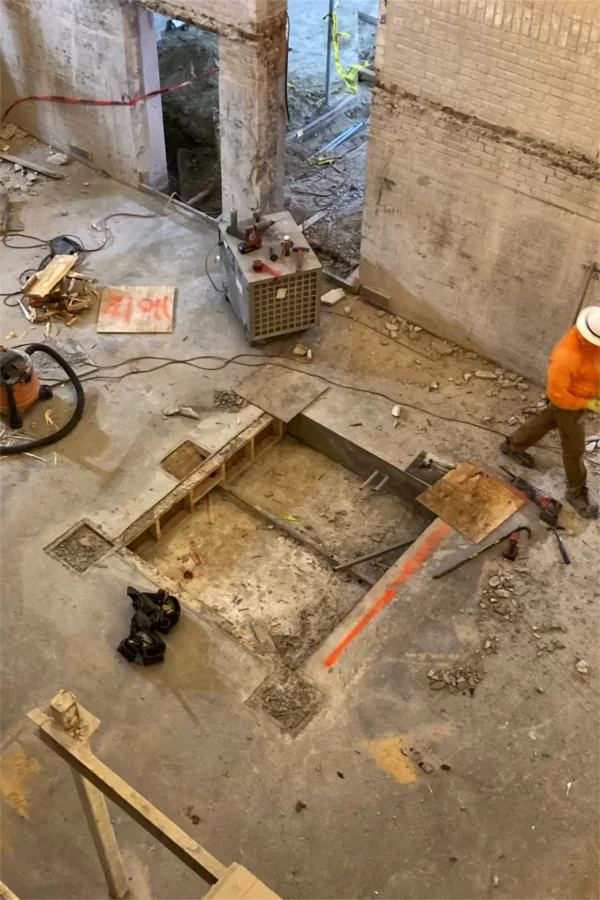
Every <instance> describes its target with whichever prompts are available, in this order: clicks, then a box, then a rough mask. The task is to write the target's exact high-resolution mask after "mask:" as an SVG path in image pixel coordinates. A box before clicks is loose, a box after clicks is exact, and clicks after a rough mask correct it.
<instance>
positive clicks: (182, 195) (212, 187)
mask: <svg viewBox="0 0 600 900" xmlns="http://www.w3.org/2000/svg"><path fill="white" fill-rule="evenodd" d="M154 28H155V33H156V44H157V55H158V71H159V77H160V86H161V88H165V87H172V86H174V85H176V84H181V83H182V82H185V81H188V80H190V79H192V78H195V77H196V76H198V75H201V74H202V73H203V72H210V71H212V70H213V69H216V68H218V66H219V41H218V37H217V35H216V34H213V33H211V32H209V31H204V29H202V28H199V27H198V26H196V25H188V24H186V23H184V22H179V21H178V20H176V19H170V18H168V17H167V16H162V15H159V14H158V13H155V14H154ZM162 117H163V127H164V139H165V150H166V157H167V173H168V187H167V193H168V194H175V195H176V196H177V197H178V199H180V200H183V201H184V202H185V203H187V204H188V205H189V206H192V207H194V208H195V209H199V210H201V211H202V212H205V213H207V214H208V215H210V216H218V215H220V214H221V159H220V152H219V76H218V74H215V75H211V76H209V77H208V78H204V79H202V80H201V81H197V82H195V83H194V84H191V85H189V86H188V87H185V88H183V89H182V90H177V91H172V92H167V93H165V94H163V95H162Z"/></svg>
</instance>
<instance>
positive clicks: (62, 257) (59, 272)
mask: <svg viewBox="0 0 600 900" xmlns="http://www.w3.org/2000/svg"><path fill="white" fill-rule="evenodd" d="M77 259H78V257H77V254H76V253H69V254H59V255H58V256H55V257H54V258H53V259H51V260H50V262H49V263H48V265H47V266H44V268H43V269H42V271H41V272H35V274H33V275H32V276H31V278H29V279H28V281H27V282H26V283H25V286H24V288H23V293H24V294H26V295H27V296H28V297H36V298H38V297H39V298H43V297H47V296H48V294H49V293H50V291H51V290H52V289H53V288H55V287H56V285H57V284H58V283H59V281H60V280H61V279H62V278H64V277H65V275H66V274H67V272H69V271H70V270H71V269H72V268H73V266H74V265H75V263H76V262H77Z"/></svg>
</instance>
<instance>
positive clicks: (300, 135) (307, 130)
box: [285, 94, 356, 144]
mask: <svg viewBox="0 0 600 900" xmlns="http://www.w3.org/2000/svg"><path fill="white" fill-rule="evenodd" d="M355 104H356V96H355V95H354V94H350V95H349V96H348V97H344V98H343V100H340V102H339V103H336V105H335V106H332V107H331V109H328V110H327V112H324V113H323V114H322V115H320V116H317V118H316V119H313V120H312V122H307V124H306V125H302V127H301V128H297V129H296V130H295V131H290V132H289V134H286V136H285V142H286V144H291V143H293V141H303V140H304V138H305V137H306V136H307V135H308V134H311V132H313V131H316V130H317V129H318V128H319V126H320V125H326V124H327V122H329V121H331V119H335V117H336V116H337V115H339V113H341V112H344V111H345V110H348V109H349V108H350V107H352V106H354V105H355Z"/></svg>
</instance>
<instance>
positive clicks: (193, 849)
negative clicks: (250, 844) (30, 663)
mask: <svg viewBox="0 0 600 900" xmlns="http://www.w3.org/2000/svg"><path fill="white" fill-rule="evenodd" d="M28 716H29V718H30V719H31V720H32V722H35V724H36V725H37V726H38V729H39V731H38V735H39V737H40V738H41V740H42V741H43V742H44V743H45V744H46V745H47V746H48V747H50V748H51V749H52V750H53V751H54V752H55V753H57V754H58V756H60V757H61V758H62V759H64V760H65V761H66V762H67V763H68V764H69V765H70V766H71V768H73V769H74V770H75V771H76V772H78V773H79V774H80V775H82V776H83V777H84V778H86V779H87V780H88V781H89V782H90V783H91V784H92V785H93V786H94V787H96V788H97V789H98V790H99V791H101V792H102V793H103V794H104V795H105V796H106V797H108V798H109V799H110V800H112V801H113V803H116V805H117V806H118V807H119V808H120V809H122V810H123V811H124V812H126V813H127V815H129V816H131V818H132V819H134V821H136V822H137V823H138V825H141V826H142V828H143V829H144V830H145V831H147V832H148V833H149V834H151V835H152V837H154V838H155V839H156V840H157V841H159V842H160V843H161V844H162V845H163V846H164V847H166V848H167V849H168V850H170V851H171V853H173V854H174V855H175V856H176V857H177V858H178V859H180V860H181V861H182V862H183V863H185V864H186V866H188V867H189V868H190V869H191V870H192V871H193V872H195V873H196V874H197V875H200V877H201V878H203V879H204V880H205V881H207V882H208V883H209V884H215V883H216V882H217V881H218V880H219V879H220V878H223V877H224V876H225V874H226V872H227V868H226V867H225V866H224V865H223V864H222V863H220V862H219V860H218V859H215V857H214V856H212V854H211V853H209V852H208V851H207V850H205V849H204V847H202V846H201V845H200V844H198V843H197V842H196V841H195V840H193V838H191V837H190V836H189V835H188V834H186V833H185V831H183V829H182V828H180V827H179V826H178V825H176V824H175V823H174V822H172V821H171V820H170V819H169V818H168V817H167V816H165V815H164V814H163V813H161V812H160V810H158V809H157V808H156V807H155V806H153V805H152V803H150V802H149V801H148V800H146V798H145V797H142V795H141V794H139V793H138V792H137V791H136V790H134V789H133V788H132V787H131V786H130V785H129V784H127V782H126V781H123V779H122V778H120V777H119V776H118V775H117V774H116V773H115V772H113V771H112V769H109V768H108V766H106V765H105V764H104V763H103V762H101V761H100V760H99V759H97V758H96V756H94V754H93V753H92V751H91V750H90V748H89V746H86V744H85V743H84V742H81V741H78V740H77V739H75V738H73V737H72V736H71V735H70V734H69V733H68V732H66V731H64V729H63V728H61V727H60V725H57V724H56V722H54V721H53V720H52V719H51V718H50V717H49V716H47V715H46V713H45V712H44V710H42V709H33V710H31V712H30V713H28Z"/></svg>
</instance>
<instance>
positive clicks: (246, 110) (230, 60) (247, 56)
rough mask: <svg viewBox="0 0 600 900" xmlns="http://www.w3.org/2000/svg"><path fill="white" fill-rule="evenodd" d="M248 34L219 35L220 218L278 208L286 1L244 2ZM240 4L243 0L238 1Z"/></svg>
mask: <svg viewBox="0 0 600 900" xmlns="http://www.w3.org/2000/svg"><path fill="white" fill-rule="evenodd" d="M243 2H244V3H245V5H246V12H247V15H248V32H247V34H248V36H247V37H245V38H239V37H235V38H229V37H220V38H219V107H220V111H219V120H220V127H221V179H222V197H223V216H224V218H228V217H229V210H230V209H231V208H232V207H236V208H237V210H238V212H239V216H240V218H247V217H249V216H250V214H251V209H252V208H254V207H256V206H260V207H261V208H262V209H263V210H264V211H265V212H276V211H278V210H281V209H282V208H283V163H284V144H285V123H286V120H285V100H284V90H285V57H286V39H285V24H286V22H285V15H286V10H287V2H286V0H243ZM238 3H239V4H240V5H241V4H242V0H238Z"/></svg>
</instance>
